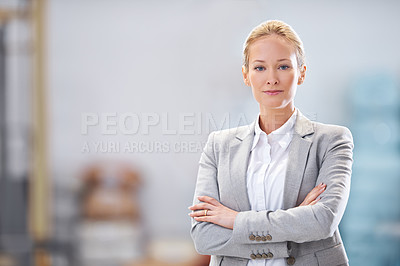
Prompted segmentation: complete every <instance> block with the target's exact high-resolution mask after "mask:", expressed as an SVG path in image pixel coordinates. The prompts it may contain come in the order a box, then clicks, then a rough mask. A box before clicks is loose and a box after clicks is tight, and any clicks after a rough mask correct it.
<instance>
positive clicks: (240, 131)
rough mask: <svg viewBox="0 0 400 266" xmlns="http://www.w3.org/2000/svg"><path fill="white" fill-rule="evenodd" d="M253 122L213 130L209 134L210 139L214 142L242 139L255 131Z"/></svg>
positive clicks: (227, 142) (220, 142)
mask: <svg viewBox="0 0 400 266" xmlns="http://www.w3.org/2000/svg"><path fill="white" fill-rule="evenodd" d="M253 124H254V123H253ZM253 124H249V125H245V126H239V127H234V128H228V129H223V130H217V131H213V132H211V133H210V134H209V137H208V138H209V141H210V139H212V141H213V142H214V143H219V144H229V143H231V142H232V141H235V140H236V139H240V140H241V139H243V138H245V137H246V136H247V135H249V134H250V133H251V132H254V125H253Z"/></svg>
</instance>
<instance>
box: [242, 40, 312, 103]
mask: <svg viewBox="0 0 400 266" xmlns="http://www.w3.org/2000/svg"><path fill="white" fill-rule="evenodd" d="M305 70H306V67H305V66H304V67H303V68H302V70H301V71H300V70H299V68H298V66H297V59H296V51H295V48H294V47H293V45H291V44H290V43H288V42H287V41H285V40H284V39H282V38H281V37H279V36H276V35H272V36H267V37H263V38H261V39H258V40H256V41H255V42H254V43H253V44H251V46H250V49H249V69H248V72H247V73H246V71H245V69H244V68H243V69H242V71H243V77H244V81H245V83H246V85H248V86H251V88H252V90H253V95H254V98H255V99H256V101H257V102H258V103H259V104H260V109H264V110H267V109H287V108H289V109H290V110H293V108H294V103H293V99H294V96H295V95H296V89H297V85H299V84H301V83H302V82H303V80H304V75H305Z"/></svg>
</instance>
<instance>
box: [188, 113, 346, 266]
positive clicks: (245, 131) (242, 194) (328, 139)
mask: <svg viewBox="0 0 400 266" xmlns="http://www.w3.org/2000/svg"><path fill="white" fill-rule="evenodd" d="M254 126H255V122H253V123H252V124H250V125H248V126H242V127H238V128H233V129H226V130H222V131H216V132H212V133H211V134H210V135H209V137H208V141H207V144H206V146H205V148H204V150H203V153H202V155H201V158H200V162H199V171H198V177H197V183H196V190H195V195H194V202H193V203H194V204H197V203H198V202H199V201H198V200H197V197H198V196H201V195H205V196H210V197H213V198H215V199H217V200H218V201H219V202H221V203H222V204H223V205H225V206H227V207H229V208H231V209H233V210H236V211H238V212H239V214H238V215H237V217H236V220H235V223H234V228H233V230H231V229H227V228H224V227H221V226H218V225H215V224H212V223H205V222H196V221H195V220H194V219H192V228H191V235H192V238H193V241H194V243H195V247H196V250H197V252H199V253H200V254H208V255H212V256H211V263H210V265H213V266H214V265H229V266H235V265H238V266H239V265H241V266H244V265H247V262H248V260H249V259H258V258H255V255H257V254H260V255H262V254H268V253H269V255H271V254H272V256H273V258H287V263H288V264H292V263H294V265H307V266H313V265H324V266H329V265H347V264H348V259H347V256H346V252H345V249H344V247H343V243H342V240H341V237H340V234H339V231H338V225H339V222H340V220H341V219H342V216H343V213H344V211H345V208H346V204H347V200H348V196H349V191H350V177H351V167H352V162H353V160H352V156H353V152H352V151H353V139H352V135H351V133H350V131H349V130H348V129H347V128H345V127H341V126H334V125H326V124H322V123H317V122H313V121H310V120H308V119H307V118H306V117H305V116H303V115H302V114H301V113H300V111H299V112H298V115H297V120H296V124H295V130H294V135H293V139H292V141H291V143H290V146H289V163H288V168H287V172H286V179H285V186H284V196H283V197H284V208H283V209H282V210H277V211H269V210H265V211H258V212H257V211H251V208H250V203H249V199H248V194H247V189H246V171H247V165H248V160H249V155H250V149H251V145H252V142H253V137H254ZM321 182H323V183H325V184H327V188H326V190H325V191H324V193H323V194H322V195H321V196H322V199H321V200H320V201H319V202H318V203H317V204H315V205H313V206H301V207H296V206H298V205H299V204H300V203H301V202H302V201H303V200H304V198H305V197H306V195H307V194H308V192H310V191H311V190H312V189H313V188H314V187H315V186H316V185H318V184H319V183H321ZM257 236H258V237H257ZM258 257H259V256H258Z"/></svg>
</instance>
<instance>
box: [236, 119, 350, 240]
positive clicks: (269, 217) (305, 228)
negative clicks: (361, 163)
mask: <svg viewBox="0 0 400 266" xmlns="http://www.w3.org/2000/svg"><path fill="white" fill-rule="evenodd" d="M352 157H353V138H352V135H351V133H350V130H348V129H347V128H344V127H337V128H336V130H333V132H332V133H331V137H330V140H329V144H328V146H327V149H326V151H325V153H324V155H323V159H322V165H321V167H320V169H319V174H318V178H317V184H319V183H321V182H324V183H325V184H327V188H326V190H325V191H324V192H323V194H322V195H321V196H322V199H321V200H320V201H319V202H318V203H316V204H315V205H312V206H310V205H308V206H301V207H294V208H291V209H287V210H277V211H259V212H255V211H246V212H240V213H239V214H238V215H237V217H236V220H235V225H234V230H233V232H234V235H233V237H232V239H233V241H237V242H241V243H246V242H247V243H250V242H251V241H249V240H248V234H249V232H251V231H268V232H269V234H270V235H271V236H272V240H271V242H282V241H293V242H297V243H303V242H309V241H316V240H320V239H325V238H328V237H330V236H332V235H333V234H334V232H335V231H336V230H337V228H338V225H339V222H340V220H341V219H342V216H343V214H344V211H345V208H346V205H347V200H348V197H349V192H350V177H351V167H352V162H353V159H352ZM235 227H238V228H247V230H246V231H243V230H235Z"/></svg>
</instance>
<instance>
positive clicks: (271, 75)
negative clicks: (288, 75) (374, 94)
mask: <svg viewBox="0 0 400 266" xmlns="http://www.w3.org/2000/svg"><path fill="white" fill-rule="evenodd" d="M266 82H267V84H268V85H277V84H278V83H279V81H278V78H277V77H276V73H275V72H274V71H270V72H269V73H268V77H267V81H266Z"/></svg>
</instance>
